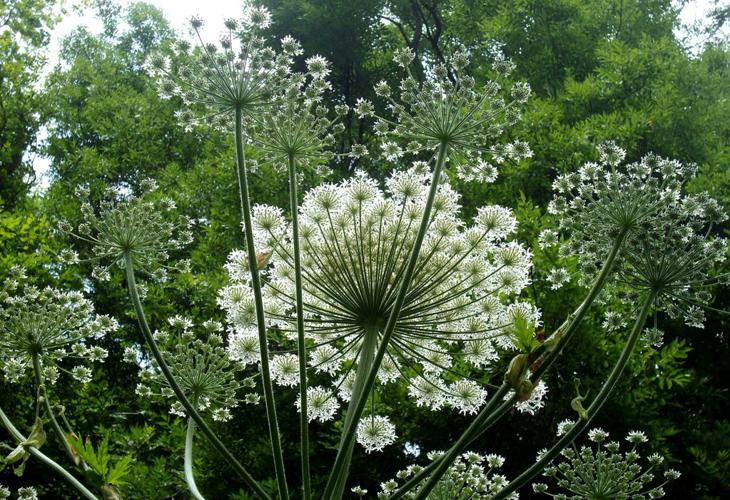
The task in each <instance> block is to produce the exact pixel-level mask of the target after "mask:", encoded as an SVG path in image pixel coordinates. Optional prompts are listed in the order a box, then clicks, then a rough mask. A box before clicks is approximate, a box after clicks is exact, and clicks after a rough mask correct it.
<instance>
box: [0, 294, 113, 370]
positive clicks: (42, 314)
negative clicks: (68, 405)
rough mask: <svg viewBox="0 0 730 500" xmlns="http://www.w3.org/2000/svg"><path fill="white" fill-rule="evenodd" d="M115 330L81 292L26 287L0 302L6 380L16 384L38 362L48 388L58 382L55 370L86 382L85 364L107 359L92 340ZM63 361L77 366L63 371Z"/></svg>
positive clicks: (0, 337)
mask: <svg viewBox="0 0 730 500" xmlns="http://www.w3.org/2000/svg"><path fill="white" fill-rule="evenodd" d="M116 327H117V324H116V321H114V320H113V319H111V318H109V317H108V316H100V315H97V314H95V313H94V307H93V305H92V304H91V302H90V301H89V300H88V299H86V298H84V296H83V295H82V294H81V293H80V292H75V291H60V290H56V289H53V288H44V289H38V288H36V287H33V286H28V287H25V289H24V290H22V292H20V293H18V294H17V295H9V296H7V297H5V299H4V300H3V301H2V302H0V360H1V361H0V363H1V364H2V368H3V371H4V372H5V377H6V378H7V379H8V380H9V381H11V382H17V381H19V380H20V378H21V377H22V376H23V374H24V373H25V371H26V370H27V369H28V368H29V367H31V366H32V360H33V358H34V357H37V358H38V360H39V362H40V366H41V369H42V370H43V372H42V375H43V379H44V380H45V381H46V382H47V383H54V382H55V381H56V379H57V378H58V376H59V373H58V371H59V370H61V371H64V372H66V373H69V374H70V375H72V376H73V378H75V379H77V380H79V381H81V382H83V383H86V382H88V381H89V380H90V377H91V370H89V368H88V367H86V366H84V365H85V364H86V363H88V362H94V361H102V360H103V359H105V358H106V356H107V352H106V350H105V349H103V348H101V347H99V346H94V345H93V344H92V342H91V341H92V340H93V339H98V338H100V337H102V336H104V335H106V334H108V333H110V332H112V331H114V330H115V329H116ZM64 360H70V361H69V362H73V363H74V364H75V367H73V368H71V369H70V370H69V369H67V368H65V367H64V365H66V364H67V363H61V362H62V361H64Z"/></svg>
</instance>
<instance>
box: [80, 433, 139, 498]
mask: <svg viewBox="0 0 730 500" xmlns="http://www.w3.org/2000/svg"><path fill="white" fill-rule="evenodd" d="M67 439H68V441H69V443H71V446H72V447H73V449H74V451H75V452H76V453H77V454H78V455H79V457H81V459H82V460H83V461H84V462H86V464H88V465H89V467H91V470H93V471H94V472H95V473H96V475H97V476H98V477H99V479H101V481H102V484H104V485H107V484H110V485H113V486H120V485H123V484H125V483H126V481H125V480H124V478H125V476H127V475H128V474H129V472H130V463H131V462H132V455H126V456H124V457H123V458H121V459H119V460H117V461H116V462H115V463H114V465H111V463H110V457H109V435H108V434H107V435H105V436H104V438H103V439H102V440H101V443H99V445H98V447H97V448H96V449H94V445H93V444H92V443H91V438H90V437H87V438H86V439H83V440H82V439H81V438H80V437H77V436H75V435H73V434H69V435H68V436H67Z"/></svg>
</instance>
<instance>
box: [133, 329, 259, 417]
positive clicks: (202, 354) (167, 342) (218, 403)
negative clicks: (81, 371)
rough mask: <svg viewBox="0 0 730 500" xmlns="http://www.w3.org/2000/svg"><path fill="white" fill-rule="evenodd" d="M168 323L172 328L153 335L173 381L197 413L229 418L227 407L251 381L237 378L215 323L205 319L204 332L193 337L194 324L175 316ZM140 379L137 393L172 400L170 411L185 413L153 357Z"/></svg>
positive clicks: (176, 413) (235, 364) (235, 401)
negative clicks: (240, 380)
mask: <svg viewBox="0 0 730 500" xmlns="http://www.w3.org/2000/svg"><path fill="white" fill-rule="evenodd" d="M168 322H169V323H170V326H171V327H172V328H174V330H175V331H173V332H172V333H168V332H160V331H158V332H156V334H155V337H156V339H157V341H158V344H159V345H160V348H161V351H162V356H163V359H164V361H165V363H166V364H167V366H168V367H169V369H170V371H171V372H172V374H173V376H174V377H175V380H176V381H177V383H178V384H179V385H180V387H181V388H182V390H183V392H184V393H185V396H186V397H187V398H188V399H189V400H190V401H192V402H193V403H194V404H195V405H197V406H196V408H197V410H198V411H199V412H200V413H209V414H211V415H212V416H213V419H214V420H218V421H224V420H229V419H230V418H231V412H230V410H231V409H232V408H234V407H235V406H237V405H238V393H239V392H240V390H241V389H242V388H250V387H252V386H253V380H252V379H244V380H243V382H239V381H238V380H237V377H236V371H237V370H238V369H239V368H240V365H239V364H237V363H232V362H231V360H230V358H229V357H228V354H227V352H226V348H225V347H224V345H223V339H222V338H221V337H220V335H219V334H218V333H217V332H216V330H217V328H216V326H218V325H215V324H213V323H207V322H206V323H207V324H206V327H204V328H203V330H205V331H203V332H201V333H200V334H199V335H197V336H196V334H195V333H194V325H193V324H192V323H191V322H189V320H187V319H186V318H182V317H179V316H177V317H174V318H170V320H169V321H168ZM198 337H203V338H204V340H203V339H201V338H198ZM140 378H141V380H142V382H141V383H140V384H139V385H138V386H137V394H139V395H141V396H143V397H149V396H153V395H159V396H162V397H163V398H165V399H172V400H173V403H172V406H171V408H170V413H172V414H174V415H179V416H186V412H185V408H184V407H183V406H182V404H181V403H180V402H179V401H178V400H177V399H176V398H175V394H174V392H173V390H172V388H171V386H170V384H169V382H168V380H167V379H166V378H165V377H164V376H163V374H162V373H161V372H160V371H159V370H158V367H157V363H156V362H155V360H152V362H151V366H150V368H147V369H144V370H142V372H141V373H140ZM155 391H156V392H155Z"/></svg>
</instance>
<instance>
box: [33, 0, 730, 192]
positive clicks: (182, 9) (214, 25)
mask: <svg viewBox="0 0 730 500" xmlns="http://www.w3.org/2000/svg"><path fill="white" fill-rule="evenodd" d="M131 1H132V0H118V3H120V4H122V5H127V4H129V3H130V2H131ZM145 1H146V2H147V3H150V4H152V5H155V6H157V7H158V8H160V9H161V10H162V12H163V13H164V15H165V17H166V18H167V20H168V21H169V22H170V25H171V27H172V28H173V29H175V30H176V31H178V32H180V33H186V32H187V29H188V24H187V23H188V21H189V20H190V18H191V17H192V16H198V17H201V18H202V19H203V21H205V30H206V31H208V32H209V33H218V32H219V31H221V30H222V29H223V20H224V19H226V18H228V17H233V18H240V16H241V13H242V5H243V1H242V0H204V1H202V2H201V1H200V0H145ZM726 1H728V0H722V1H721V2H720V3H721V4H722V3H724V2H726ZM79 3H80V2H78V1H76V0H66V1H65V6H66V10H67V13H66V14H65V16H64V18H63V20H62V21H61V22H60V23H59V24H57V25H56V27H55V29H54V30H53V32H52V34H51V41H50V45H49V48H48V62H47V64H46V71H45V72H44V73H48V72H49V71H50V70H51V68H53V67H54V66H55V65H56V64H57V63H58V52H59V48H60V43H61V40H62V39H63V37H64V36H66V35H68V34H69V33H71V32H72V31H73V30H74V28H76V27H77V26H80V25H84V26H86V27H87V28H88V29H89V30H90V31H91V32H92V33H99V32H100V31H101V28H102V27H101V22H100V21H99V20H98V19H96V18H95V17H94V11H93V9H91V8H87V9H85V10H84V11H82V12H79V9H78V8H75V5H77V4H79ZM713 5H714V2H713V0H690V1H689V2H687V4H686V5H685V6H684V8H683V9H682V14H681V19H682V22H683V24H685V25H692V24H695V23H700V24H702V23H703V21H705V20H706V18H707V13H708V12H709V11H710V9H711V8H712V7H713ZM700 43H701V40H699V39H694V40H690V45H698V44H700ZM40 132H41V133H40V134H39V139H40V140H43V135H44V134H43V133H44V131H43V130H41V131H40ZM48 164H49V162H48V160H47V159H46V158H43V157H40V156H37V157H35V158H33V168H34V170H35V171H36V189H37V190H39V191H43V190H44V189H45V188H46V187H47V186H48V184H49V182H50V180H49V179H48V177H47V175H46V173H47V171H48Z"/></svg>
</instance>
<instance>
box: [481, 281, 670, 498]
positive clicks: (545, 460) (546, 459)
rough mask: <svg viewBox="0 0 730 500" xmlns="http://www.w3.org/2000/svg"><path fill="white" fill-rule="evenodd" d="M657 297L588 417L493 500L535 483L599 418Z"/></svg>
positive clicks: (652, 296) (644, 309)
mask: <svg viewBox="0 0 730 500" xmlns="http://www.w3.org/2000/svg"><path fill="white" fill-rule="evenodd" d="M657 295H658V293H657V291H652V292H650V293H649V294H648V295H647V296H646V298H645V299H644V302H643V304H642V306H641V310H640V311H639V315H638V316H637V318H636V322H635V323H634V327H633V328H632V330H631V333H630V334H629V338H628V340H627V341H626V345H625V346H624V349H623V351H621V355H620V356H619V358H618V360H617V361H616V363H615V364H614V365H613V369H612V370H611V373H610V374H609V376H608V378H607V379H606V382H605V383H604V384H603V387H601V390H600V392H599V393H598V395H597V396H596V397H595V399H594V400H593V402H592V403H591V405H590V406H589V407H588V408H587V409H586V410H585V413H583V414H582V415H581V419H580V420H579V421H578V422H577V423H576V424H575V425H573V426H572V428H571V429H570V430H569V431H568V432H567V433H565V435H564V436H563V437H562V438H560V439H559V440H558V442H557V443H555V445H553V447H552V448H550V450H549V451H547V452H546V453H544V454H543V455H542V456H541V457H540V459H539V460H537V462H535V463H534V464H533V465H532V466H531V467H529V468H528V469H527V470H525V471H524V472H523V473H522V474H520V475H519V476H518V477H517V478H515V479H514V480H512V481H511V482H510V483H509V484H508V485H507V486H505V487H504V488H503V489H502V491H500V492H499V493H497V495H496V496H495V497H494V500H500V499H503V498H506V497H507V496H508V495H509V494H510V493H512V492H513V491H515V490H517V489H518V488H520V487H521V486H523V485H524V484H526V483H527V482H528V481H530V480H531V479H533V478H534V477H535V476H537V475H538V474H539V473H540V472H541V471H542V470H543V469H544V468H545V466H546V465H547V464H549V463H550V462H551V461H552V460H553V459H554V458H555V457H557V456H558V454H560V452H561V451H562V450H563V449H565V447H566V446H568V445H569V444H570V443H572V442H573V440H574V439H575V438H576V437H578V435H579V434H580V433H581V432H583V431H584V430H585V429H586V427H588V425H589V424H590V423H591V420H592V419H593V417H595V416H596V414H597V413H598V412H599V411H600V409H601V407H602V406H603V404H604V403H605V402H606V401H607V400H608V398H609V396H610V395H611V393H612V392H613V389H614V388H615V387H616V383H617V382H618V379H619V378H620V377H621V374H622V373H623V371H624V369H625V368H626V364H627V363H628V362H629V359H630V358H631V355H632V354H633V352H634V348H635V347H636V343H637V342H638V341H639V337H641V332H642V331H643V329H644V323H646V318H647V316H648V315H649V311H650V310H651V308H652V306H653V305H654V301H655V300H656V298H657Z"/></svg>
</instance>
